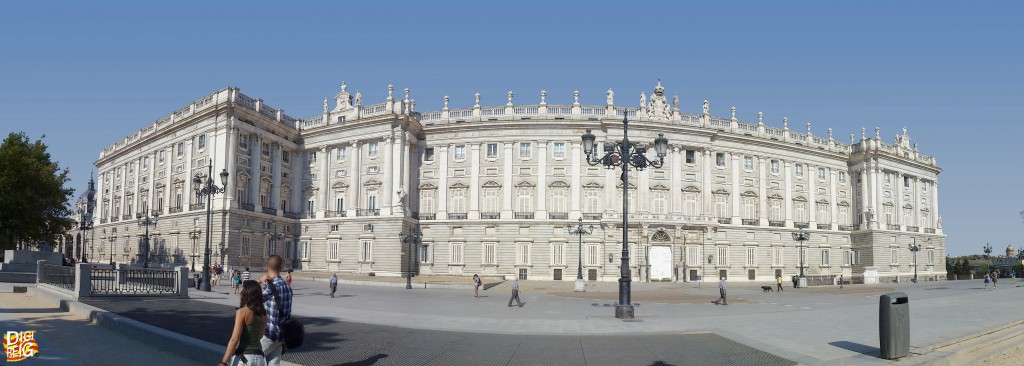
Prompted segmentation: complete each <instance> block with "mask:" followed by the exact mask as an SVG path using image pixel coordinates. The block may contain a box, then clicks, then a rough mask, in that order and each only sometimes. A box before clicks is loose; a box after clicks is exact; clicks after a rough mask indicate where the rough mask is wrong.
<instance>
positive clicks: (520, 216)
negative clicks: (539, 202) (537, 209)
mask: <svg viewBox="0 0 1024 366" xmlns="http://www.w3.org/2000/svg"><path fill="white" fill-rule="evenodd" d="M515 218H517V219H525V220H530V219H533V212H516V216H515Z"/></svg>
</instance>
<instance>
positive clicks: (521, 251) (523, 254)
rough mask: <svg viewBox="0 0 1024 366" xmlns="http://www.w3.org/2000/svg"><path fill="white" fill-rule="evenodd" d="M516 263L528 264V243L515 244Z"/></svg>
mask: <svg viewBox="0 0 1024 366" xmlns="http://www.w3.org/2000/svg"><path fill="white" fill-rule="evenodd" d="M516 264H517V265H529V264H530V244H529V243H519V244H516Z"/></svg>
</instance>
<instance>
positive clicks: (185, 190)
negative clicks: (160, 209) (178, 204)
mask: <svg viewBox="0 0 1024 366" xmlns="http://www.w3.org/2000/svg"><path fill="white" fill-rule="evenodd" d="M164 150H165V151H167V155H166V156H167V159H166V160H164V164H166V165H164V169H166V171H167V174H166V175H164V206H167V207H168V210H167V211H165V212H164V213H168V214H169V213H171V210H170V208H171V207H174V201H173V199H174V190H175V187H174V184H173V183H174V181H173V179H174V173H175V172H174V144H171V146H168V147H165V148H164ZM232 173H234V172H232ZM181 189H182V192H181V195H182V200H184V199H185V197H189V196H194V195H195V192H194V191H192V178H190V177H187V178H186V179H185V182H184V183H183V184H182V187H181Z"/></svg>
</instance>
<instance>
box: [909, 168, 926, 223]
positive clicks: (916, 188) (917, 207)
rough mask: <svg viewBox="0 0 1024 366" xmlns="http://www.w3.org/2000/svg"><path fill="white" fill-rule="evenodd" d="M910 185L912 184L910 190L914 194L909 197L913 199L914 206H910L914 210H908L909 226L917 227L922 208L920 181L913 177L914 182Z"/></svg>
mask: <svg viewBox="0 0 1024 366" xmlns="http://www.w3.org/2000/svg"><path fill="white" fill-rule="evenodd" d="M911 184H913V186H911V187H910V189H911V190H912V191H913V192H914V193H913V196H911V197H914V204H913V205H911V206H914V208H913V209H911V210H910V221H911V223H910V224H909V225H910V226H919V223H920V222H921V208H923V207H922V206H921V179H920V178H918V177H914V180H913V182H911ZM918 230H921V229H918ZM922 231H923V230H922Z"/></svg>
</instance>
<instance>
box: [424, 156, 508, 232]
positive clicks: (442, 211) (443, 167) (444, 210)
mask: <svg viewBox="0 0 1024 366" xmlns="http://www.w3.org/2000/svg"><path fill="white" fill-rule="evenodd" d="M448 146H449V145H447V144H446V145H441V146H438V149H439V150H440V152H438V153H437V155H435V156H434V159H435V160H438V170H437V176H438V178H439V181H438V187H437V219H438V220H447V219H448V159H449V157H448ZM510 178H511V177H510Z"/></svg>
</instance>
